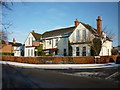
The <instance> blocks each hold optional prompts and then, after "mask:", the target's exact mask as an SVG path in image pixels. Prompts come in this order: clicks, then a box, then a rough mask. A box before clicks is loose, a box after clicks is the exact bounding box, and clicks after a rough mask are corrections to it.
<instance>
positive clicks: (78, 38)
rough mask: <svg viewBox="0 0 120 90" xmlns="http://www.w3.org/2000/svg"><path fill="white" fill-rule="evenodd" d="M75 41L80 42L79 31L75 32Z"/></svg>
mask: <svg viewBox="0 0 120 90" xmlns="http://www.w3.org/2000/svg"><path fill="white" fill-rule="evenodd" d="M76 39H77V40H80V31H79V30H77V31H76Z"/></svg>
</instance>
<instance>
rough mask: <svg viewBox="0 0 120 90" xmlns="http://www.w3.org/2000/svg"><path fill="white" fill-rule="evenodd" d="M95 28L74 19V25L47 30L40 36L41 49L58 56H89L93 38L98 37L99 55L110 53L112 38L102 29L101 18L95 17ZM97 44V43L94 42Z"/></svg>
mask: <svg viewBox="0 0 120 90" xmlns="http://www.w3.org/2000/svg"><path fill="white" fill-rule="evenodd" d="M96 22H97V23H96V24H97V28H96V29H95V28H93V27H92V26H90V25H88V24H85V23H83V22H79V21H78V19H76V20H75V21H74V26H72V27H67V28H61V29H57V30H51V31H47V32H45V33H43V34H42V36H40V37H39V38H40V40H41V41H42V43H43V49H42V51H43V52H44V53H45V55H52V56H55V55H58V56H91V55H93V52H92V51H93V49H92V45H94V46H95V44H93V42H92V41H93V39H94V38H100V37H101V38H100V40H101V43H100V44H101V48H100V53H99V55H101V56H105V55H111V49H112V40H110V39H109V38H108V36H107V35H106V34H105V32H103V31H102V20H101V17H100V16H98V18H97V19H96ZM96 45H97V43H96Z"/></svg>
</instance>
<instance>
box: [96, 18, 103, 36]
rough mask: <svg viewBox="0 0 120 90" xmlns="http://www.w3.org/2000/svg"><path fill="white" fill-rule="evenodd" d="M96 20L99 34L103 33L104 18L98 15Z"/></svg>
mask: <svg viewBox="0 0 120 90" xmlns="http://www.w3.org/2000/svg"><path fill="white" fill-rule="evenodd" d="M96 21H97V33H98V34H99V35H101V34H102V20H101V17H100V16H98V18H97V19H96Z"/></svg>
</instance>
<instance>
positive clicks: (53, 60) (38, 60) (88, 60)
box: [1, 56, 117, 64]
mask: <svg viewBox="0 0 120 90" xmlns="http://www.w3.org/2000/svg"><path fill="white" fill-rule="evenodd" d="M1 57H2V60H3V61H12V62H20V63H29V64H93V63H95V59H94V56H85V57H52V56H43V57H17V56H1ZM116 58H117V56H100V59H96V63H108V62H110V60H112V61H114V62H116Z"/></svg>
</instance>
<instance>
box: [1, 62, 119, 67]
mask: <svg viewBox="0 0 120 90" xmlns="http://www.w3.org/2000/svg"><path fill="white" fill-rule="evenodd" d="M0 64H9V65H13V66H17V67H27V68H41V69H86V68H111V67H120V64H115V63H105V64H27V63H18V62H10V61H0Z"/></svg>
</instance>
